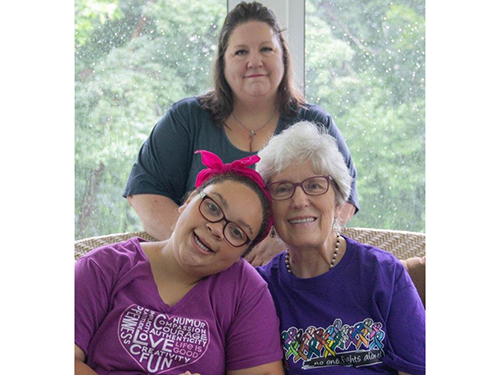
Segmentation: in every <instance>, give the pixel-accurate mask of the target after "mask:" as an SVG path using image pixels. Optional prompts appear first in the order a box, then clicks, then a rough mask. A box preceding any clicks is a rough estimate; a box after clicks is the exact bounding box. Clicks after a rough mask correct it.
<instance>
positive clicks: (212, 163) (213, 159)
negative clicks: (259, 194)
mask: <svg viewBox="0 0 500 375" xmlns="http://www.w3.org/2000/svg"><path fill="white" fill-rule="evenodd" d="M195 154H201V162H202V163H203V165H205V166H206V167H207V169H203V170H202V171H200V173H198V176H197V177H196V184H195V186H196V187H199V186H200V185H201V184H202V183H204V182H205V181H206V180H208V179H209V178H210V177H212V176H214V175H217V174H222V173H227V172H233V173H238V174H240V175H243V176H247V177H249V178H251V179H252V180H254V181H255V182H256V183H257V185H259V186H260V187H261V188H262V190H264V192H265V193H266V196H268V198H269V193H268V192H267V190H266V187H265V184H264V180H263V179H262V177H261V175H260V174H259V173H258V172H257V171H255V170H253V169H251V168H248V167H249V166H251V165H254V164H255V163H257V162H258V161H259V160H260V157H259V156H257V155H252V156H247V157H246V158H243V159H239V160H235V161H233V162H232V163H228V164H224V163H223V162H222V160H221V159H220V158H219V157H218V156H217V155H215V154H214V153H213V152H210V151H206V150H198V151H195Z"/></svg>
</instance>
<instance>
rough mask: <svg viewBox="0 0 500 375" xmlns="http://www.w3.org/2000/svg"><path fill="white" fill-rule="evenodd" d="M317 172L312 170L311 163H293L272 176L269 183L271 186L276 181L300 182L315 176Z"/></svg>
mask: <svg viewBox="0 0 500 375" xmlns="http://www.w3.org/2000/svg"><path fill="white" fill-rule="evenodd" d="M318 174H321V173H318V172H317V171H315V170H314V167H313V163H312V161H306V162H298V161H294V162H292V163H290V165H289V166H288V167H286V168H284V169H283V170H281V171H280V172H279V173H276V174H274V175H273V176H272V177H271V178H270V179H269V183H270V184H272V183H273V182H276V181H283V180H286V181H291V182H300V181H303V180H305V179H306V178H309V177H312V176H317V175H318Z"/></svg>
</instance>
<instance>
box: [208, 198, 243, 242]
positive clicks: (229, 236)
mask: <svg viewBox="0 0 500 375" xmlns="http://www.w3.org/2000/svg"><path fill="white" fill-rule="evenodd" d="M199 194H200V197H201V202H200V205H199V207H198V208H199V210H200V214H201V216H203V217H204V218H205V219H206V220H208V221H209V222H210V223H218V222H219V221H222V220H224V221H225V222H226V224H224V228H223V229H222V233H223V234H224V238H225V239H226V241H227V242H229V244H230V245H231V246H234V247H241V246H244V245H246V244H248V243H250V242H252V240H250V238H249V237H248V236H247V234H246V233H245V231H244V230H243V229H241V227H240V226H239V225H238V224H235V223H233V222H232V221H229V220H228V219H227V218H226V215H224V211H222V208H220V206H219V205H218V204H217V203H215V201H214V200H213V199H212V198H210V197H209V196H208V195H207V194H206V193H205V192H204V191H200V193H199Z"/></svg>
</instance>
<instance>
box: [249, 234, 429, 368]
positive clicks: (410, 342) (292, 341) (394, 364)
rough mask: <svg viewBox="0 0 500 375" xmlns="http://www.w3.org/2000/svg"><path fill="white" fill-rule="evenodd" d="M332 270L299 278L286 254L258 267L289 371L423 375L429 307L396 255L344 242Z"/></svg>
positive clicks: (356, 243)
mask: <svg viewBox="0 0 500 375" xmlns="http://www.w3.org/2000/svg"><path fill="white" fill-rule="evenodd" d="M345 239H346V241H347V250H346V253H345V255H344V256H343V258H342V259H341V260H340V262H339V263H338V264H337V266H335V267H334V268H332V269H331V270H330V271H329V272H327V273H325V274H322V275H319V276H317V277H313V278H309V279H300V278H298V277H295V276H294V275H293V274H291V273H289V272H287V269H286V267H285V253H284V252H283V253H281V254H279V255H277V256H276V257H274V259H273V260H272V261H271V262H270V263H268V264H267V265H266V266H264V267H261V268H258V269H257V270H258V271H259V273H260V274H261V275H262V277H264V279H265V280H266V281H267V282H268V284H269V290H270V291H271V294H272V296H273V299H274V303H275V305H276V310H277V312H278V316H279V317H280V320H281V322H280V330H281V342H282V346H283V350H284V352H285V359H286V368H287V373H288V374H307V375H309V374H310V375H325V374H343V375H350V374H353V375H354V374H370V373H376V374H396V375H397V372H398V371H402V372H407V373H410V374H414V375H424V374H425V310H424V307H423V305H422V301H421V300H420V297H419V296H418V293H417V290H416V289H415V286H414V285H413V283H412V281H411V279H410V277H409V276H408V273H407V272H406V270H405V268H404V266H403V265H402V264H401V262H400V261H398V260H397V259H396V258H395V257H394V256H393V255H392V254H390V253H388V252H386V251H383V250H380V249H378V248H376V247H373V246H370V245H363V244H361V243H359V242H356V241H354V240H352V239H350V238H346V237H345Z"/></svg>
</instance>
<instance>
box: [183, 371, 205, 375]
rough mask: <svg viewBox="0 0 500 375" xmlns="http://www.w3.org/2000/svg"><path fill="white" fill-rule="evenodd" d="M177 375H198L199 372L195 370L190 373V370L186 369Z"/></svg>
mask: <svg viewBox="0 0 500 375" xmlns="http://www.w3.org/2000/svg"><path fill="white" fill-rule="evenodd" d="M179 375H200V374H198V373H197V372H195V373H194V374H193V373H191V371H186V372H183V373H182V374H179Z"/></svg>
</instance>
